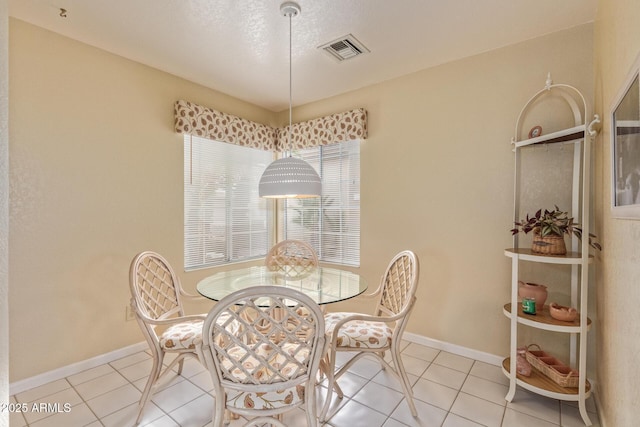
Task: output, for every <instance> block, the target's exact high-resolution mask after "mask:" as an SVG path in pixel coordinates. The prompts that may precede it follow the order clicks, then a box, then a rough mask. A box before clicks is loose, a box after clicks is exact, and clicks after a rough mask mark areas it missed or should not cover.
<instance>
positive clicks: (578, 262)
mask: <svg viewBox="0 0 640 427" xmlns="http://www.w3.org/2000/svg"><path fill="white" fill-rule="evenodd" d="M550 93H553V95H554V96H555V95H557V96H559V97H561V99H563V100H564V101H566V103H567V104H568V105H569V107H570V109H571V112H572V114H573V119H574V122H575V125H574V126H573V127H570V128H567V129H563V130H560V131H556V132H552V133H549V134H547V135H541V136H538V137H536V138H529V139H524V140H520V139H519V136H520V135H521V134H522V124H523V119H524V118H525V116H526V115H527V113H528V112H529V109H530V108H531V107H532V106H533V104H534V103H536V102H538V101H542V100H541V98H543V97H545V96H547V95H549V94H550ZM586 117H587V107H586V102H585V99H584V97H583V96H582V94H581V93H580V91H578V90H577V89H576V88H574V87H572V86H569V85H563V84H553V82H552V81H551V76H550V75H549V76H548V78H547V81H546V84H545V87H544V88H543V89H542V90H540V91H539V92H538V93H536V94H535V95H534V96H533V97H532V98H531V99H530V100H529V101H528V102H527V103H526V104H525V106H524V108H523V109H522V111H521V112H520V115H519V116H518V121H517V122H516V131H515V137H514V138H513V140H512V141H511V142H512V144H513V147H514V148H513V151H514V153H515V186H514V188H515V191H514V193H515V194H514V196H515V197H514V221H517V220H519V219H520V212H519V210H520V206H519V204H520V196H521V194H520V192H521V180H520V175H521V171H520V156H521V153H520V151H521V150H523V149H528V147H532V146H535V145H539V144H555V143H563V144H572V145H573V147H574V151H573V180H572V181H573V186H572V197H571V199H572V207H571V209H572V210H571V212H570V214H571V216H573V217H574V218H575V219H576V221H577V222H579V223H580V224H582V229H583V236H584V239H583V240H582V241H580V240H578V239H576V238H575V237H573V238H572V242H571V252H568V253H567V254H566V255H563V256H544V255H539V254H536V253H534V252H532V251H531V249H526V248H520V247H519V246H518V235H517V234H516V235H515V236H514V242H513V246H514V247H513V248H510V249H506V250H505V255H506V256H507V257H510V258H511V302H510V303H508V304H505V305H504V307H503V313H504V314H505V316H507V317H508V318H509V319H510V325H511V345H510V355H509V357H507V358H506V359H504V361H503V363H502V368H503V372H504V374H505V375H506V376H507V377H508V378H509V391H508V393H507V396H506V397H505V399H506V400H508V401H509V402H511V401H512V400H513V398H514V396H515V392H516V387H517V386H520V387H522V388H524V389H527V390H529V391H532V392H534V393H537V394H540V395H543V396H547V397H550V398H554V399H559V400H565V401H575V402H578V406H579V409H580V415H581V416H582V419H583V420H584V422H585V424H586V425H587V426H590V425H591V420H590V418H589V415H588V414H587V410H586V404H585V401H586V399H588V398H589V396H590V395H591V383H590V382H589V381H588V379H587V378H586V372H587V332H588V331H589V329H590V327H591V319H589V318H588V316H587V307H588V305H587V302H588V285H589V264H590V263H591V262H592V260H593V257H592V256H590V255H589V239H588V238H587V236H589V211H590V197H589V196H590V182H591V171H590V165H591V142H592V139H593V137H594V136H595V134H596V133H597V132H596V131H595V130H594V125H596V124H597V123H599V122H600V119H599V117H598V116H597V115H594V118H593V120H592V121H591V122H589V123H588V124H587V122H586ZM523 262H529V263H547V264H563V265H570V266H571V284H570V286H571V305H572V306H573V307H576V308H578V310H579V312H580V315H579V317H578V318H577V319H576V320H575V321H574V322H561V321H558V320H555V319H554V318H552V317H551V316H550V314H549V307H548V306H547V305H545V306H544V309H543V310H542V312H538V313H537V314H536V316H530V315H527V314H524V313H523V312H522V307H521V305H520V304H519V303H518V281H519V280H520V278H519V270H520V266H521V263H523ZM513 307H517V308H518V309H517V310H513V309H512V308H513ZM519 326H520V327H522V326H526V327H532V328H537V329H541V330H546V331H552V332H560V333H566V334H568V336H569V339H570V359H571V360H570V362H569V364H570V366H571V367H572V368H574V369H577V370H578V371H579V373H580V380H579V385H578V387H577V388H566V387H561V386H560V385H558V384H556V383H555V382H554V381H552V380H551V379H549V378H548V377H546V376H545V375H543V374H542V373H540V372H538V371H537V370H535V369H533V372H532V375H531V376H530V377H524V376H520V375H517V374H516V349H517V347H518V327H519Z"/></svg>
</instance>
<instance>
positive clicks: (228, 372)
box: [202, 286, 325, 404]
mask: <svg viewBox="0 0 640 427" xmlns="http://www.w3.org/2000/svg"><path fill="white" fill-rule="evenodd" d="M202 335H203V348H202V351H203V353H204V358H205V361H206V364H207V368H208V369H209V371H210V372H211V374H212V378H213V382H214V388H215V389H216V390H215V392H216V396H223V395H224V394H223V393H224V391H223V390H226V391H227V392H228V391H229V389H231V390H241V391H243V392H273V391H276V390H284V389H289V388H294V389H298V388H299V387H300V386H301V385H304V384H305V383H309V384H312V382H313V381H315V376H316V373H317V371H318V367H319V364H320V359H321V357H322V355H323V354H324V350H325V331H324V316H323V315H322V312H321V310H320V307H319V306H318V304H316V303H315V302H314V301H313V300H312V299H311V298H310V297H308V296H306V295H304V294H303V293H301V292H299V291H296V290H294V289H291V288H285V287H282V286H255V287H251V288H247V289H242V290H239V291H236V292H234V293H232V294H230V295H228V296H226V297H225V298H223V299H221V300H220V301H219V302H218V303H217V304H216V305H215V306H214V307H213V309H212V310H211V311H210V312H209V314H208V315H207V318H206V320H205V322H204V326H203V334H202ZM218 393H220V394H218ZM294 400H298V399H294ZM284 403H286V404H288V403H289V402H287V401H286V400H285V402H284Z"/></svg>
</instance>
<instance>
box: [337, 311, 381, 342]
mask: <svg viewBox="0 0 640 427" xmlns="http://www.w3.org/2000/svg"><path fill="white" fill-rule="evenodd" d="M358 314H359V313H344V312H340V313H329V314H327V315H326V316H325V317H324V321H325V330H326V331H327V334H329V335H331V334H333V333H337V334H338V338H337V340H336V344H337V345H338V346H339V347H357V348H386V347H389V345H391V338H392V336H393V330H392V329H391V328H390V327H389V324H388V323H385V322H374V321H367V320H353V321H351V322H347V323H346V324H344V325H343V326H342V327H341V328H340V330H339V331H337V332H336V331H334V329H335V326H336V324H337V323H338V322H339V321H341V320H343V319H344V318H346V317H349V316H354V315H358Z"/></svg>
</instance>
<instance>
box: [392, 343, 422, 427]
mask: <svg viewBox="0 0 640 427" xmlns="http://www.w3.org/2000/svg"><path fill="white" fill-rule="evenodd" d="M391 359H393V366H394V367H395V369H396V371H397V372H398V375H399V376H400V382H401V383H402V384H401V385H402V390H403V391H404V396H405V399H406V400H407V404H408V405H409V409H410V410H411V415H413V416H414V417H417V416H418V411H417V410H416V404H415V402H414V401H413V390H412V389H411V383H410V382H409V377H408V376H407V371H405V369H404V363H402V359H401V357H400V353H399V352H398V348H397V347H396V346H392V348H391Z"/></svg>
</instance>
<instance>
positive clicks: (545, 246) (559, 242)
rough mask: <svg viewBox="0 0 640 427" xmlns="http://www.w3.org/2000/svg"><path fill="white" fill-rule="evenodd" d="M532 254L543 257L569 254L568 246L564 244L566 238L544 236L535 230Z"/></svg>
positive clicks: (538, 230) (552, 235) (554, 235)
mask: <svg viewBox="0 0 640 427" xmlns="http://www.w3.org/2000/svg"><path fill="white" fill-rule="evenodd" d="M531 252H535V253H537V254H542V255H564V254H566V253H567V246H566V245H565V244H564V236H558V235H557V234H550V235H548V236H544V237H543V236H542V235H541V234H540V229H538V228H536V229H535V230H533V243H532V245H531Z"/></svg>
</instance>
